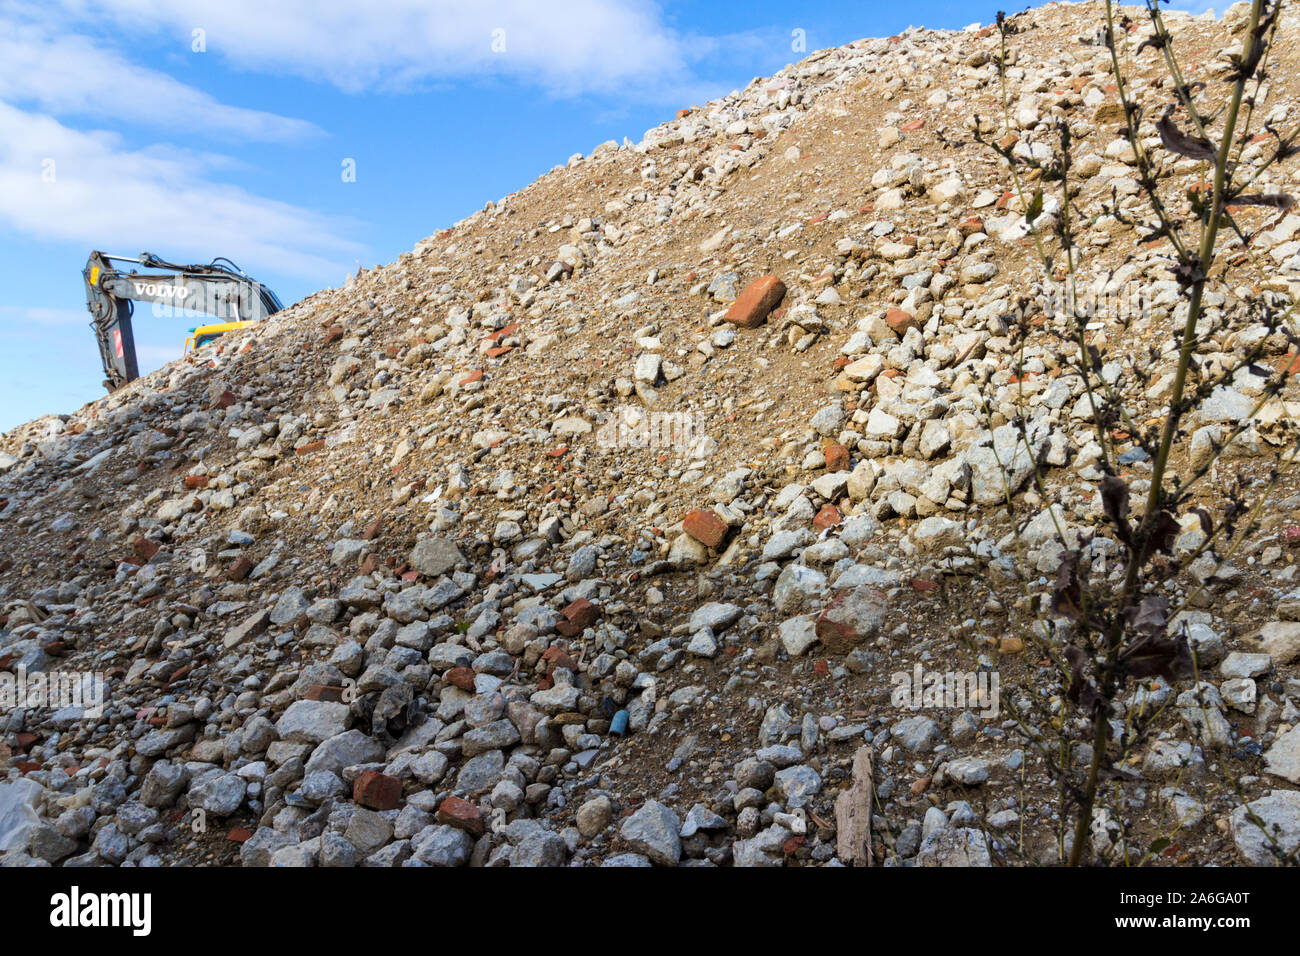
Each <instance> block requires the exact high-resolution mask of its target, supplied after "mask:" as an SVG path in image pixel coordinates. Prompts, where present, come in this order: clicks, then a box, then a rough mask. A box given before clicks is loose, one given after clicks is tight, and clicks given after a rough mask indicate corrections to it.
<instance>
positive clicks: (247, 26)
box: [82, 0, 709, 97]
mask: <svg viewBox="0 0 1300 956" xmlns="http://www.w3.org/2000/svg"><path fill="white" fill-rule="evenodd" d="M82 2H84V3H85V4H86V5H87V6H88V7H90V8H99V9H100V10H101V11H102V13H100V14H97V16H108V17H116V18H117V19H118V21H119V22H120V23H122V24H124V25H127V26H129V27H130V29H132V30H160V29H167V30H169V31H170V32H172V33H173V34H174V36H176V38H177V39H178V42H179V40H180V39H181V38H186V39H188V37H189V36H190V32H191V31H192V30H193V29H195V28H202V29H203V30H205V31H206V41H207V49H208V55H214V56H219V57H222V58H225V59H227V60H229V61H230V62H232V63H234V64H236V65H238V66H239V67H241V68H245V69H249V70H254V71H258V72H267V73H288V74H292V75H297V76H301V77H306V78H308V79H311V80H317V81H326V82H329V83H332V84H334V85H335V86H337V87H339V88H340V89H343V90H347V91H350V92H356V91H360V90H364V89H370V88H383V89H402V88H407V87H412V86H419V85H421V84H423V83H426V82H428V81H433V80H437V79H440V78H444V77H452V76H456V77H463V76H465V75H484V76H492V75H500V76H506V77H510V78H514V79H522V80H525V81H527V82H533V83H537V84H539V85H541V86H543V87H545V88H547V89H549V90H551V91H553V92H556V93H561V94H575V93H582V92H602V93H611V92H619V91H622V92H625V93H629V94H632V95H636V96H638V97H653V96H658V95H664V94H669V95H671V94H672V92H673V91H675V90H677V89H678V88H680V87H682V86H683V85H689V84H691V83H692V82H693V79H692V76H691V70H690V64H689V62H688V61H690V60H693V59H695V58H696V57H697V56H698V55H699V53H700V52H701V49H702V46H701V44H700V43H699V42H698V39H699V38H695V37H684V36H682V35H680V34H679V33H677V32H676V31H674V30H672V29H671V28H669V27H668V26H667V25H666V24H665V22H664V18H663V14H662V12H661V11H660V9H659V8H658V7H657V6H656V5H655V4H653V3H650V2H647V0H566V2H565V3H564V4H561V5H556V4H549V3H542V2H538V0H478V2H466V0H368V2H365V3H359V2H357V0H279V2H276V3H266V2H265V0H226V2H224V3H221V4H213V3H211V2H210V0H113V2H111V3H109V2H107V0H82ZM497 31H500V32H497ZM494 42H495V43H496V45H497V47H498V48H499V47H501V45H502V44H504V49H494ZM703 46H704V47H707V46H709V44H707V43H706V44H704V45H703Z"/></svg>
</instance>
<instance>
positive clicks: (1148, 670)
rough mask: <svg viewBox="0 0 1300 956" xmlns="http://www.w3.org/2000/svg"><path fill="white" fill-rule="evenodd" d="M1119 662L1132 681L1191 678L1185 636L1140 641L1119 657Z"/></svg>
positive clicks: (1190, 665)
mask: <svg viewBox="0 0 1300 956" xmlns="http://www.w3.org/2000/svg"><path fill="white" fill-rule="evenodd" d="M1120 661H1121V663H1122V665H1123V667H1124V670H1126V671H1127V672H1128V673H1129V674H1131V675H1132V676H1133V677H1163V678H1164V679H1165V680H1167V681H1176V680H1183V679H1184V678H1187V677H1191V676H1192V673H1193V667H1192V649H1191V648H1190V647H1188V645H1187V638H1186V636H1184V635H1182V634H1179V635H1177V636H1176V637H1161V638H1143V639H1140V640H1138V641H1137V642H1136V643H1134V644H1133V646H1132V647H1131V648H1129V649H1128V650H1127V651H1126V652H1125V653H1124V654H1123V655H1121V658H1120Z"/></svg>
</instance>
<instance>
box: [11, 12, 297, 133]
mask: <svg viewBox="0 0 1300 956" xmlns="http://www.w3.org/2000/svg"><path fill="white" fill-rule="evenodd" d="M21 9H22V8H18V7H15V8H11V9H9V10H8V11H5V12H0V63H2V64H4V66H3V68H0V100H5V101H8V102H10V103H13V104H16V105H20V106H26V105H32V106H35V107H37V108H39V109H40V110H42V111H44V112H48V113H52V114H54V115H56V116H93V117H95V119H96V122H99V123H103V122H104V121H105V120H106V119H114V120H124V121H127V122H132V123H138V124H142V125H145V126H150V127H165V128H168V129H171V130H177V129H179V130H180V131H182V132H184V133H186V134H187V135H193V134H194V133H195V132H196V131H199V132H200V134H201V135H202V136H204V137H212V138H229V137H231V136H234V137H238V138H240V139H247V140H256V141H263V142H293V141H297V140H302V139H305V138H311V137H315V136H319V135H321V132H322V131H321V129H320V128H319V127H317V126H316V125H315V124H313V123H309V122H307V121H305V120H300V119H293V118H291V117H287V116H279V115H276V114H275V113H267V112H264V111H262V110H252V109H243V108H241V107H236V106H228V105H226V104H224V103H220V102H218V101H217V100H215V99H213V98H212V97H211V96H209V95H208V94H207V93H204V92H202V91H201V90H197V89H195V88H194V87H192V86H187V85H185V84H184V83H181V82H180V81H178V80H176V79H173V78H172V77H171V76H168V75H167V74H166V73H162V72H159V71H157V70H151V69H146V68H144V67H140V66H136V65H135V64H133V63H130V62H128V61H127V60H126V59H124V58H123V57H122V56H121V55H119V54H118V53H116V52H114V51H113V50H111V49H109V48H107V47H106V46H104V45H102V44H100V43H97V42H95V41H94V40H92V39H90V38H89V37H86V36H81V35H78V34H76V33H71V32H68V30H66V29H63V26H65V25H64V24H59V26H58V28H55V27H54V26H52V24H51V21H50V18H48V17H47V18H46V19H45V20H44V22H39V21H36V20H32V19H29V18H28V16H24V15H22V14H21V13H19V12H18V11H19V10H21ZM55 19H57V18H55Z"/></svg>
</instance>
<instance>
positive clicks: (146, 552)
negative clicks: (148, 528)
mask: <svg viewBox="0 0 1300 956" xmlns="http://www.w3.org/2000/svg"><path fill="white" fill-rule="evenodd" d="M131 550H132V551H133V552H135V556H136V557H137V558H140V559H142V560H144V561H149V560H151V559H152V558H153V556H154V555H155V554H157V553H158V543H157V542H156V541H150V540H149V539H148V538H146V537H143V536H141V537H139V538H136V539H135V540H134V541H132V542H131Z"/></svg>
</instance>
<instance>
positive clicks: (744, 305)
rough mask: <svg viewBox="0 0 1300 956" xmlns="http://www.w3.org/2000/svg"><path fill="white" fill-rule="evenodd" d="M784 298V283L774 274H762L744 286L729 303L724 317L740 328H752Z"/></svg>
mask: <svg viewBox="0 0 1300 956" xmlns="http://www.w3.org/2000/svg"><path fill="white" fill-rule="evenodd" d="M784 298H785V283H784V282H782V281H781V280H780V279H778V278H777V277H776V276H772V275H767V276H763V277H762V278H759V279H755V280H754V281H753V282H751V283H750V284H749V285H747V286H745V291H744V292H742V293H740V298H738V299H736V301H735V302H733V303H731V308H729V309H728V310H727V314H726V315H725V316H724V318H725V319H726V320H727V321H728V322H734V323H735V324H736V325H739V326H740V327H741V328H745V329H754V328H757V327H758V326H760V325H762V324H763V322H764V320H765V319H766V318H767V316H768V313H769V312H771V311H772V310H773V309H775V308H776V307H777V306H778V305H780V304H781V300H782V299H784Z"/></svg>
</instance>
